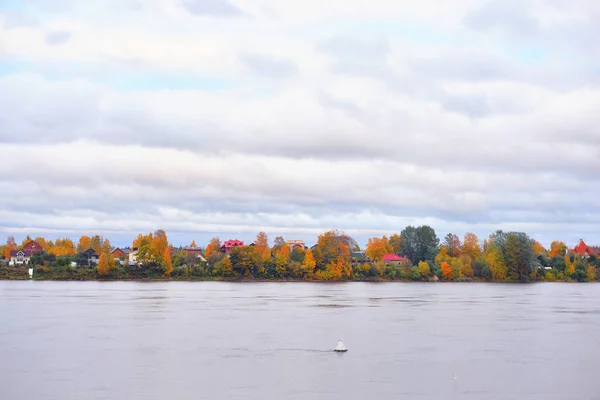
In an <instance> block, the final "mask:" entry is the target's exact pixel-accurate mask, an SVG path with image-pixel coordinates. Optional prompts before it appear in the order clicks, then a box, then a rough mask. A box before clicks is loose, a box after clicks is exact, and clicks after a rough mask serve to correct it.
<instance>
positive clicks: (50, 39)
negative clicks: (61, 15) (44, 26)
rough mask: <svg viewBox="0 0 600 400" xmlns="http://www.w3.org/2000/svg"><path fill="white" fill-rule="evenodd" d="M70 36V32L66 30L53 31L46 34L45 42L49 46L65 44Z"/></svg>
mask: <svg viewBox="0 0 600 400" xmlns="http://www.w3.org/2000/svg"><path fill="white" fill-rule="evenodd" d="M70 38H71V33H70V32H66V31H55V32H49V33H48V34H46V43H48V44H49V45H51V46H59V45H61V44H65V43H67V42H68V41H69V39H70Z"/></svg>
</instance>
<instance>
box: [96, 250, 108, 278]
mask: <svg viewBox="0 0 600 400" xmlns="http://www.w3.org/2000/svg"><path fill="white" fill-rule="evenodd" d="M109 272H110V265H109V264H108V257H106V254H104V253H102V254H100V259H99V260H98V273H99V274H100V275H103V276H105V275H108V273H109Z"/></svg>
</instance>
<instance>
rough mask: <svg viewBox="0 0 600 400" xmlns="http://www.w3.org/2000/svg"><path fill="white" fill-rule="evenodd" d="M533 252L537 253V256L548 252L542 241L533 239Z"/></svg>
mask: <svg viewBox="0 0 600 400" xmlns="http://www.w3.org/2000/svg"><path fill="white" fill-rule="evenodd" d="M533 252H534V253H535V255H536V256H540V255H542V254H546V253H547V251H546V249H545V248H544V246H542V244H541V243H540V242H538V241H537V240H534V241H533Z"/></svg>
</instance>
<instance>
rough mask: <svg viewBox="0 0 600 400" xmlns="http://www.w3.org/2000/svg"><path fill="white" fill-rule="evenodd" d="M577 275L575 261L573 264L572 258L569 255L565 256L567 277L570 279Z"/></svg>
mask: <svg viewBox="0 0 600 400" xmlns="http://www.w3.org/2000/svg"><path fill="white" fill-rule="evenodd" d="M574 273H575V260H573V262H571V257H569V255H568V254H565V275H567V276H568V277H571V276H573V274H574Z"/></svg>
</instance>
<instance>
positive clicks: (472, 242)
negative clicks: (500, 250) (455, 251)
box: [461, 232, 482, 261]
mask: <svg viewBox="0 0 600 400" xmlns="http://www.w3.org/2000/svg"><path fill="white" fill-rule="evenodd" d="M481 252H482V250H481V246H480V245H479V238H478V237H477V236H476V235H475V234H474V233H471V232H467V233H465V237H464V240H463V244H462V248H461V253H462V254H464V255H467V256H469V257H471V260H473V261H474V260H477V259H478V258H479V257H480V256H481Z"/></svg>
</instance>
